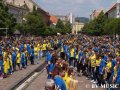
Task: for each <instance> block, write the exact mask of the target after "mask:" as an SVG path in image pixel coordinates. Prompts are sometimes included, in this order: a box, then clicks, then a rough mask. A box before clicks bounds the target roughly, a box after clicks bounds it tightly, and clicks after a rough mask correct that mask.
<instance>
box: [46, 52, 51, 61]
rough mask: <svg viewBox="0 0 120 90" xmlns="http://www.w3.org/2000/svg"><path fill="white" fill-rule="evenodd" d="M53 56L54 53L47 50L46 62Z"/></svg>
mask: <svg viewBox="0 0 120 90" xmlns="http://www.w3.org/2000/svg"><path fill="white" fill-rule="evenodd" d="M51 58H52V55H51V53H50V51H47V53H46V62H48V61H51Z"/></svg>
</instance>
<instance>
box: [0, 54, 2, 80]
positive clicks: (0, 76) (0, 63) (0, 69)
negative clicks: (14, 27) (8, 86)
mask: <svg viewBox="0 0 120 90" xmlns="http://www.w3.org/2000/svg"><path fill="white" fill-rule="evenodd" d="M0 78H1V79H2V78H3V56H2V53H0Z"/></svg>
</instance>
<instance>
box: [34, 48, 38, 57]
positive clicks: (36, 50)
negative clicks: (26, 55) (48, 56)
mask: <svg viewBox="0 0 120 90" xmlns="http://www.w3.org/2000/svg"><path fill="white" fill-rule="evenodd" d="M34 54H35V55H38V48H37V47H35V48H34Z"/></svg>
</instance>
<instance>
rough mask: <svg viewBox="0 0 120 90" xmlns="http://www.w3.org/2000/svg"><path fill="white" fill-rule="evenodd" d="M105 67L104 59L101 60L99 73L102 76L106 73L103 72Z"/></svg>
mask: <svg viewBox="0 0 120 90" xmlns="http://www.w3.org/2000/svg"><path fill="white" fill-rule="evenodd" d="M104 67H105V61H104V59H102V60H101V62H100V66H99V73H100V74H103V73H104V72H103V68H104Z"/></svg>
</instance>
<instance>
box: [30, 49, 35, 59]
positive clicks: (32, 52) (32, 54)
mask: <svg viewBox="0 0 120 90" xmlns="http://www.w3.org/2000/svg"><path fill="white" fill-rule="evenodd" d="M30 53H31V56H32V57H34V49H31V50H30Z"/></svg>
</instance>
